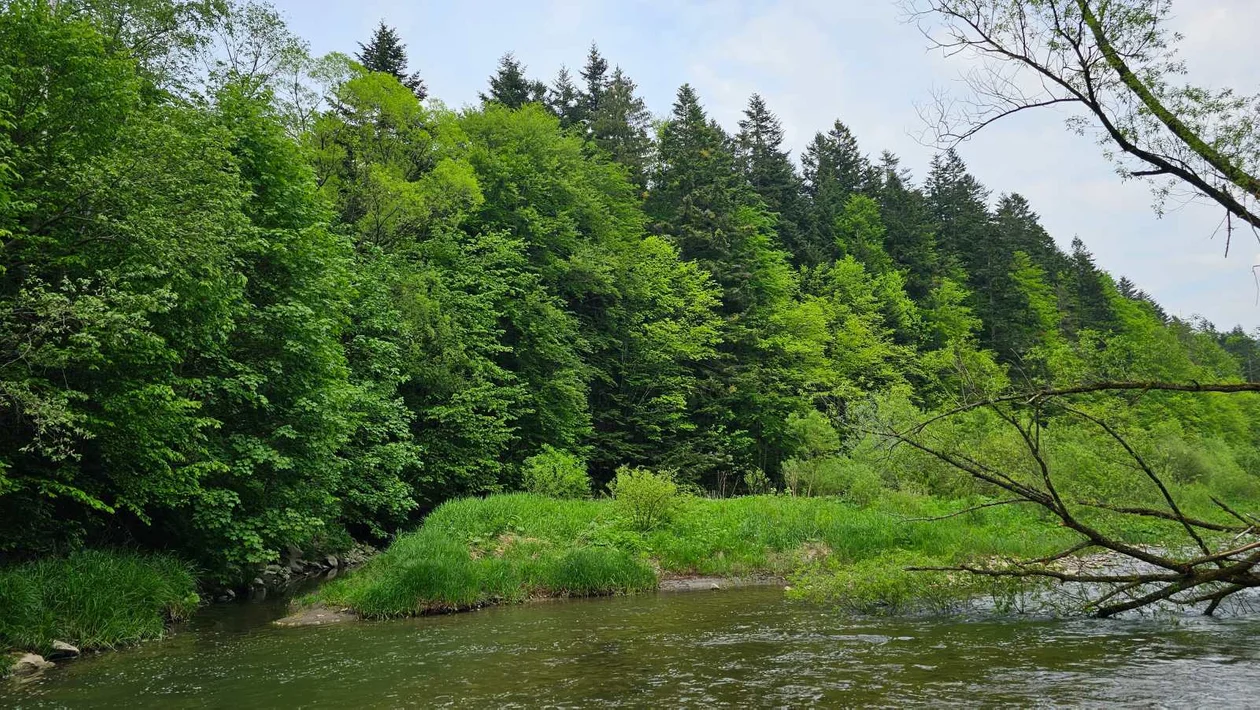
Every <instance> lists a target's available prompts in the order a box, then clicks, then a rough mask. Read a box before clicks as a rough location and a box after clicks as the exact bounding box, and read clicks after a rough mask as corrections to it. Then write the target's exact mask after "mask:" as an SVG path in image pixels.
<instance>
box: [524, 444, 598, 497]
mask: <svg viewBox="0 0 1260 710" xmlns="http://www.w3.org/2000/svg"><path fill="white" fill-rule="evenodd" d="M521 479H522V481H523V482H524V484H525V490H527V491H529V492H530V493H537V494H538V495H543V496H551V497H553V498H587V497H589V496H590V495H591V479H590V478H588V477H587V475H586V462H584V461H583V460H582V459H580V458H578V457H577V456H574V455H573V454H571V453H569V452H567V451H561V450H560V449H556V448H554V447H552V446H550V445H547V444H544V445H543V448H542V451H540V452H538V453H536V454H534V455H533V456H530V457H529V458H527V459H525V463H524V465H523V466H521Z"/></svg>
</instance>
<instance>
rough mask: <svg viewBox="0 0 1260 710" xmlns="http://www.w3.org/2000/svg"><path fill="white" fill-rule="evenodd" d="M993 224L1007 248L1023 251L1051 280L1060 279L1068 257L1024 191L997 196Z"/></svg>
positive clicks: (1054, 281) (1001, 241) (1052, 281)
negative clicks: (1042, 224) (1045, 226)
mask: <svg viewBox="0 0 1260 710" xmlns="http://www.w3.org/2000/svg"><path fill="white" fill-rule="evenodd" d="M993 228H994V229H995V230H996V232H997V234H998V237H999V240H1000V243H1001V244H1003V245H1005V248H1006V249H1009V250H1010V251H1022V252H1024V253H1025V254H1027V255H1028V257H1029V258H1030V259H1032V260H1033V263H1035V264H1036V265H1037V266H1040V267H1041V268H1042V270H1043V271H1045V273H1046V276H1047V278H1048V279H1049V280H1050V282H1051V283H1056V282H1057V278H1058V275H1059V274H1060V273H1061V272H1062V271H1063V269H1064V268H1065V267H1066V266H1067V260H1066V259H1065V258H1064V254H1063V252H1062V251H1060V250H1059V247H1058V246H1056V245H1055V243H1054V240H1053V239H1051V238H1050V235H1049V234H1048V233H1047V232H1046V230H1045V229H1044V228H1043V227H1042V226H1041V222H1040V218H1039V217H1038V216H1037V213H1035V212H1033V210H1032V206H1031V205H1029V204H1028V200H1026V199H1024V197H1023V195H1019V194H1016V193H1010V194H1007V195H1002V196H1001V197H999V198H998V203H997V208H996V209H995V210H994V212H993Z"/></svg>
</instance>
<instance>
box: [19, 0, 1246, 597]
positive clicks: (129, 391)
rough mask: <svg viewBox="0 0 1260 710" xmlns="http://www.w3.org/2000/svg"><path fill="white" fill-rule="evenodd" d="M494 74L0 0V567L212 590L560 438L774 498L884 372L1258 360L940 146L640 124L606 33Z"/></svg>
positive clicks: (104, 3) (219, 8)
mask: <svg viewBox="0 0 1260 710" xmlns="http://www.w3.org/2000/svg"><path fill="white" fill-rule="evenodd" d="M481 97H482V102H481V105H480V106H476V107H470V108H466V109H463V110H459V111H453V110H450V109H447V108H445V107H444V106H442V105H441V104H440V103H438V102H435V101H429V102H427V103H426V102H425V101H424V100H425V99H426V98H427V88H426V86H425V84H424V82H423V80H422V78H421V75H420V74H418V73H415V72H413V71H412V70H411V69H410V68H409V67H408V66H407V59H406V52H405V47H404V45H403V43H402V41H401V39H400V38H399V37H398V35H397V33H396V32H395V31H394V30H393V29H391V28H390V27H388V26H387V25H386V24H385V23H381V25H380V26H379V27H378V28H377V30H376V32H375V34H374V35H373V36H372V37H371V38H368V40H367V41H366V42H365V43H363V44H362V45H360V46H359V48H358V51H357V52H356V53H355V55H354V56H353V57H351V56H348V55H342V54H333V55H329V56H327V57H320V58H315V57H311V56H310V55H309V53H308V52H307V51H306V49H305V45H304V43H303V42H302V41H301V40H300V39H299V38H296V37H294V36H293V35H292V34H291V33H290V32H289V31H288V30H287V29H286V28H285V27H284V25H283V23H282V22H281V21H280V18H279V17H278V15H277V14H276V12H275V11H274V10H273V9H271V8H270V7H269V6H267V5H265V4H259V3H253V2H225V1H223V0H193V1H181V0H62V1H61V2H58V3H51V4H50V3H48V2H45V1H43V0H14V1H12V2H9V3H6V4H5V5H4V6H3V8H0V244H2V247H0V302H2V305H0V554H3V555H5V556H8V557H13V558H17V557H27V556H33V555H40V554H47V553H50V552H55V551H60V550H67V549H73V548H76V547H79V546H83V545H85V544H92V545H100V544H126V545H138V546H141V547H146V548H162V549H172V550H175V551H178V552H180V553H181V554H184V555H186V556H188V557H189V558H191V559H194V560H196V561H197V562H198V564H199V565H200V566H201V568H202V569H203V570H205V572H206V574H207V576H209V577H211V578H213V579H217V580H221V581H227V582H231V581H235V580H238V579H240V578H241V577H242V576H243V575H247V574H249V573H250V571H251V570H252V569H254V568H255V567H257V566H258V565H260V564H265V563H267V562H270V561H273V560H275V559H277V558H278V557H279V556H280V555H281V554H282V553H284V552H285V551H286V550H287V549H289V548H290V547H298V548H302V547H312V546H314V547H318V546H320V545H325V544H336V542H337V541H338V540H344V539H345V538H346V537H347V536H351V537H354V538H361V539H362V538H367V539H373V538H374V539H379V538H384V537H386V536H388V535H390V534H391V533H392V532H393V531H395V530H397V529H399V528H400V527H402V526H406V525H409V524H412V523H413V522H414V521H415V519H416V518H417V516H419V515H421V514H423V513H424V512H425V511H426V510H428V509H430V508H431V507H432V506H434V505H435V504H437V503H438V502H441V501H442V500H445V499H448V498H451V497H456V496H466V495H478V494H485V493H489V492H494V491H501V490H512V489H514V488H517V487H518V486H519V484H520V472H521V466H522V464H523V462H524V461H525V460H526V459H528V458H530V457H531V456H535V455H537V454H539V453H540V452H542V451H544V450H545V451H560V452H564V454H565V455H568V456H575V457H578V458H579V459H580V460H581V461H583V462H585V464H586V465H587V467H588V470H589V472H590V475H591V477H592V479H593V481H595V482H596V483H602V482H605V481H607V480H608V479H609V478H610V477H611V475H612V472H613V471H614V470H615V469H616V468H617V467H618V466H621V465H631V466H646V467H651V468H655V469H668V470H672V471H675V472H676V475H677V476H678V478H679V479H680V480H681V481H682V482H686V483H689V484H692V485H694V486H697V487H699V488H702V489H706V490H710V491H715V492H721V493H724V494H730V493H742V492H761V491H763V490H765V489H767V488H768V487H781V478H780V476H781V464H782V463H783V461H785V460H786V459H788V458H790V457H792V456H793V455H795V454H797V453H798V452H799V451H800V450H801V449H802V447H805V446H807V440H808V439H809V438H810V432H811V427H814V428H817V427H818V426H824V427H829V426H831V425H830V424H827V423H826V422H827V421H834V420H837V419H836V418H837V417H839V416H842V415H843V414H844V413H845V412H846V411H847V410H849V409H851V408H852V407H854V406H855V405H857V404H860V403H862V402H864V401H866V400H868V399H869V398H871V397H872V396H873V395H875V394H883V393H888V392H901V393H904V396H905V397H907V398H908V399H909V400H910V401H911V402H913V404H914V405H915V406H917V407H919V408H920V409H923V410H932V409H936V408H939V407H942V406H947V405H949V404H950V403H953V402H956V401H959V400H961V399H962V398H965V397H968V396H975V395H982V394H986V393H988V394H993V393H999V392H1002V391H1005V390H1007V389H1008V388H1009V387H1010V386H1011V385H1012V384H1013V383H1014V384H1016V385H1024V384H1033V385H1038V386H1040V385H1044V384H1048V383H1056V382H1058V383H1061V382H1075V381H1082V380H1089V379H1101V380H1120V379H1132V378H1136V377H1142V378H1148V379H1160V380H1202V381H1231V380H1240V379H1244V378H1245V379H1255V375H1256V372H1255V371H1256V368H1257V366H1258V365H1260V363H1258V362H1257V360H1258V356H1260V345H1258V344H1257V340H1256V339H1255V338H1254V337H1253V336H1252V335H1251V334H1249V333H1246V332H1244V331H1243V330H1242V329H1241V328H1235V329H1234V330H1232V331H1229V332H1225V333H1222V332H1218V331H1217V330H1216V329H1215V328H1214V327H1213V326H1212V325H1211V324H1209V323H1206V322H1205V321H1202V320H1192V321H1185V320H1182V319H1179V318H1176V317H1171V316H1169V315H1168V314H1167V313H1166V312H1165V311H1164V310H1163V309H1162V308H1161V307H1160V306H1159V304H1157V303H1155V301H1154V300H1153V299H1152V298H1151V297H1150V296H1148V295H1147V294H1146V293H1144V292H1143V291H1141V290H1140V289H1139V288H1138V287H1137V286H1136V285H1134V284H1133V283H1132V282H1130V281H1129V280H1127V279H1124V278H1121V279H1119V280H1116V279H1113V278H1112V276H1110V275H1109V274H1107V273H1105V272H1104V271H1103V270H1101V269H1099V268H1098V266H1097V265H1096V264H1095V263H1094V260H1093V258H1092V256H1091V255H1090V253H1089V251H1088V250H1087V248H1086V246H1085V244H1084V243H1083V242H1082V241H1081V240H1080V239H1077V240H1074V241H1073V242H1072V246H1071V249H1070V250H1067V251H1064V250H1062V249H1060V248H1059V247H1058V246H1057V244H1056V243H1055V241H1054V240H1053V239H1052V238H1051V237H1050V235H1049V234H1047V233H1046V231H1045V230H1044V229H1043V228H1042V226H1041V225H1040V223H1039V220H1038V217H1037V215H1036V213H1035V212H1034V210H1033V208H1032V206H1031V205H1030V204H1029V203H1028V201H1027V200H1025V199H1024V198H1023V197H1021V196H1019V195H1017V194H1001V195H998V196H997V197H996V198H995V197H994V196H993V195H992V193H991V192H990V191H989V190H988V188H986V187H985V186H983V185H982V184H981V183H980V182H979V181H978V180H976V179H975V177H974V176H972V175H971V174H970V173H969V172H968V171H967V168H966V165H965V164H964V162H963V160H962V158H961V157H960V156H959V154H958V153H957V152H954V151H947V152H944V153H942V154H940V155H938V156H937V157H936V158H935V159H933V161H932V163H931V166H930V168H929V170H928V173H927V175H926V176H925V177H924V178H923V179H922V180H916V179H914V177H913V176H912V175H911V174H910V173H909V171H907V170H905V169H904V168H902V167H901V165H900V163H899V161H898V159H897V157H896V156H894V155H892V154H890V153H887V152H885V153H882V154H880V155H879V156H877V157H874V158H872V157H871V156H870V155H869V154H867V153H866V152H864V151H863V150H862V149H861V147H860V146H859V144H858V141H857V139H856V137H855V136H854V135H853V134H852V132H851V131H850V130H849V129H848V128H847V127H846V126H845V125H844V124H843V123H842V122H841V121H839V120H837V121H836V122H835V123H834V124H833V125H832V126H830V127H827V128H826V130H825V131H821V132H819V133H818V134H817V135H815V136H814V138H813V139H812V140H811V141H810V142H809V143H808V145H807V147H806V149H805V150H804V152H803V153H802V155H801V156H800V159H799V165H798V162H797V161H795V160H793V158H792V157H791V156H790V155H789V152H788V150H787V149H786V148H785V147H784V135H783V129H782V127H781V125H780V123H779V121H778V119H777V118H776V117H775V115H774V114H773V112H772V111H771V109H770V107H768V106H767V104H766V102H765V101H764V100H763V99H761V98H760V97H759V96H756V95H754V96H753V97H751V98H750V100H749V103H748V106H747V108H746V110H745V111H744V117H743V119H742V120H741V121H740V122H739V125H738V126H737V127H735V128H736V130H734V131H728V130H727V129H726V128H724V127H723V126H721V125H719V124H718V123H717V122H716V121H715V120H714V119H713V118H712V117H710V116H709V115H708V114H707V113H706V112H705V109H704V106H703V103H702V100H701V98H700V96H699V95H698V94H697V92H696V91H695V90H694V89H693V88H692V87H691V86H688V85H684V86H682V87H681V88H680V89H679V90H678V93H677V96H676V99H675V101H674V104H673V106H672V108H671V109H670V111H669V112H668V113H667V114H665V115H664V116H663V117H661V118H659V119H657V118H654V116H653V115H652V113H651V112H650V111H649V110H648V108H647V106H646V104H645V103H644V101H643V99H642V98H641V97H640V96H639V95H638V93H637V87H636V85H635V83H634V82H633V81H632V80H631V78H630V77H629V76H628V75H627V74H626V72H624V71H622V70H621V69H620V68H618V67H615V66H612V65H610V64H609V62H608V61H607V60H606V59H605V58H604V57H603V56H602V55H601V54H600V52H599V50H598V48H597V47H595V46H594V45H592V47H591V49H590V52H589V54H588V56H587V57H586V58H585V61H584V65H583V67H582V69H581V70H580V71H579V72H578V75H577V77H574V76H572V75H571V74H570V73H569V72H568V71H567V70H562V71H561V72H560V74H559V75H558V76H557V77H556V78H555V80H554V81H553V82H551V83H550V84H547V83H544V82H541V81H538V80H536V79H532V78H530V77H529V76H528V73H527V68H526V67H525V66H523V65H522V64H521V63H520V62H519V61H518V60H517V59H516V58H515V57H514V56H513V55H511V54H507V55H505V56H504V57H503V58H502V59H501V60H500V63H499V67H498V70H497V72H496V73H495V75H494V76H492V77H490V79H489V81H488V83H487V87H486V89H485V91H484V93H482V95H481ZM1179 406H1180V407H1181V409H1179V410H1177V411H1175V412H1170V413H1166V414H1167V415H1168V416H1172V417H1174V418H1176V419H1178V420H1179V421H1182V422H1183V423H1184V425H1185V426H1186V427H1187V428H1195V429H1197V430H1202V431H1205V432H1212V433H1216V434H1221V433H1226V434H1229V435H1231V436H1238V437H1240V440H1245V441H1247V442H1255V441H1257V437H1256V435H1255V433H1254V432H1253V431H1252V426H1251V424H1250V421H1247V418H1246V417H1244V416H1243V414H1242V411H1241V410H1240V409H1238V407H1237V406H1236V405H1234V404H1231V403H1228V402H1223V401H1217V400H1207V401H1199V400H1195V401H1193V402H1191V401H1186V402H1183V403H1182V404H1181V405H1179ZM837 433H838V435H839V437H840V440H844V439H845V438H846V436H847V434H846V432H844V431H840V432H837Z"/></svg>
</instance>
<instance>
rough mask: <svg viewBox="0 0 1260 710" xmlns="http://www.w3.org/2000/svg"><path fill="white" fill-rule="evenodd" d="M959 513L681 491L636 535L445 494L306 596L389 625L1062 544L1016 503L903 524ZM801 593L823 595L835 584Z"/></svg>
mask: <svg viewBox="0 0 1260 710" xmlns="http://www.w3.org/2000/svg"><path fill="white" fill-rule="evenodd" d="M965 506H966V504H965V503H959V502H953V503H944V502H941V501H937V500H934V499H930V498H922V497H915V496H908V495H904V494H897V493H891V494H890V495H888V496H887V497H886V498H884V499H882V500H881V501H880V502H879V503H877V504H875V505H873V506H870V507H865V508H858V507H855V506H853V505H851V504H848V503H845V502H842V501H840V500H838V499H829V498H792V497H786V496H749V497H743V498H730V499H707V498H690V497H689V498H684V499H683V500H682V501H681V502H680V503H679V505H678V506H677V507H676V509H675V510H674V512H673V513H672V515H671V516H670V518H669V519H668V520H667V521H665V522H664V523H663V524H662V525H660V526H658V527H657V528H655V529H654V530H651V531H649V532H641V531H639V530H637V529H635V527H634V525H633V524H632V521H630V520H629V519H628V518H627V516H626V515H625V513H624V511H622V510H620V509H619V508H618V506H617V504H616V502H615V501H611V500H557V499H552V498H544V497H540V496H535V495H530V494H510V495H497V496H491V497H488V498H469V499H462V500H454V501H450V502H447V503H445V504H444V505H442V506H440V507H439V508H438V509H437V510H435V511H434V512H433V514H432V515H430V516H429V518H428V519H427V520H426V521H425V524H424V526H423V527H422V528H421V529H420V530H418V531H416V532H413V533H410V534H407V535H403V536H401V537H399V538H398V540H397V541H395V543H394V544H393V545H392V546H391V547H390V548H389V549H388V550H387V551H386V552H384V553H383V554H381V555H379V556H378V557H376V558H375V559H373V560H372V561H371V562H370V563H368V565H366V566H365V567H364V568H363V569H361V570H359V571H357V572H354V573H351V574H350V575H348V576H346V577H343V578H340V579H337V580H335V581H334V582H332V583H330V584H329V585H326V586H325V587H323V588H322V589H321V590H319V591H318V592H316V593H315V594H313V595H311V596H310V597H307V598H305V599H304V600H303V601H304V602H305V603H324V604H328V605H332V606H339V607H347V608H350V609H353V610H355V611H356V612H358V613H360V614H363V615H365V616H368V617H390V616H402V615H414V614H423V613H431V612H440V611H455V610H460V609H468V608H474V607H477V606H481V605H485V604H493V603H503V602H509V603H510V602H518V601H522V600H524V599H527V598H530V597H535V596H567V595H573V596H586V595H596V594H612V593H624V592H633V591H641V590H645V589H652V588H654V587H655V586H656V584H657V581H658V575H660V576H666V575H688V574H701V575H715V576H755V575H793V576H794V579H795V578H800V579H801V580H802V581H808V579H809V576H810V575H811V574H813V575H816V576H817V578H818V579H831V578H833V577H835V576H836V572H837V570H843V569H846V568H853V569H863V570H868V571H869V569H868V568H871V567H872V565H874V564H876V563H875V562H872V561H878V560H892V561H895V560H897V559H900V557H899V555H901V553H913V555H914V559H915V560H918V561H919V562H924V561H930V562H937V563H946V562H957V561H961V560H964V559H973V558H977V557H987V556H992V555H1038V554H1047V553H1049V552H1052V551H1054V550H1056V549H1058V547H1059V546H1061V545H1063V544H1064V543H1065V542H1067V541H1069V540H1070V537H1069V535H1068V534H1067V533H1066V532H1065V531H1063V530H1062V529H1061V528H1059V527H1058V526H1056V525H1054V524H1053V523H1052V521H1049V520H1048V519H1047V518H1045V517H1044V516H1041V515H1039V514H1037V512H1036V511H1034V510H1032V509H1030V508H1028V507H1021V506H1001V507H994V508H988V509H985V510H982V511H977V512H975V513H970V514H967V515H964V516H958V517H956V518H950V519H947V520H942V521H935V522H930V523H925V522H911V521H909V520H907V519H908V518H912V517H925V516H933V515H940V514H943V513H947V512H951V511H953V510H958V509H960V508H963V507H965ZM859 563H866V565H865V567H859V566H857V565H859ZM804 586H805V588H807V589H817V590H819V595H820V596H825V595H826V594H827V593H828V592H829V591H831V590H834V589H836V587H834V586H824V585H821V584H816V585H813V586H812V587H811V586H810V585H809V584H805V585H804ZM903 586H904V583H903Z"/></svg>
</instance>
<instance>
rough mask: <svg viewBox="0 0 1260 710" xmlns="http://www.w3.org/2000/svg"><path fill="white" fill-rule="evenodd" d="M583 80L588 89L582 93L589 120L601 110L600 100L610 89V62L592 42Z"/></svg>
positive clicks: (585, 113) (584, 112) (586, 115)
mask: <svg viewBox="0 0 1260 710" xmlns="http://www.w3.org/2000/svg"><path fill="white" fill-rule="evenodd" d="M581 75H582V80H583V81H585V82H586V88H585V90H583V91H582V98H583V100H584V103H585V107H584V111H583V115H584V117H585V118H586V119H589V118H590V117H591V116H593V115H594V114H595V112H596V111H598V110H599V103H600V100H601V99H603V97H604V91H605V90H607V88H608V81H609V80H608V60H607V59H604V56H603V55H602V54H600V53H599V47H598V46H597V45H596V44H595V43H594V42H591V48H590V51H589V52H587V55H586V66H584V67H582V71H581Z"/></svg>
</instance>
